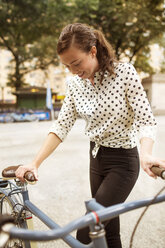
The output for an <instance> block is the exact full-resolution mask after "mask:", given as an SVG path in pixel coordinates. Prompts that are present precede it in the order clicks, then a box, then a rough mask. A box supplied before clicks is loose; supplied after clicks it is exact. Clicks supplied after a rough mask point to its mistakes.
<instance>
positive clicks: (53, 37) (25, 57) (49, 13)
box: [0, 0, 69, 89]
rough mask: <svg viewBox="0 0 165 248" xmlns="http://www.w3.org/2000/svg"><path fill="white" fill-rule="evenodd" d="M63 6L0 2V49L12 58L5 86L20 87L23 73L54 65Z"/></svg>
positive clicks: (61, 3)
mask: <svg viewBox="0 0 165 248" xmlns="http://www.w3.org/2000/svg"><path fill="white" fill-rule="evenodd" d="M67 3H68V2H67V1H65V0H61V1H60V0H56V1H53V0H44V1H40V0H35V1H33V0H26V1H25V0H6V1H3V0H0V47H2V48H5V49H8V50H9V51H10V52H11V54H12V56H13V60H12V61H11V63H12V66H13V67H14V70H13V72H11V73H10V75H9V83H8V84H9V85H10V86H11V87H14V88H16V89H18V88H20V87H22V86H23V85H24V84H25V83H24V75H25V74H26V73H28V72H30V71H32V70H36V69H42V70H45V69H46V68H47V67H48V66H49V65H50V64H56V63H57V54H56V43H57V39H58V36H59V33H60V30H61V28H62V25H63V23H65V20H66V18H67V17H66V16H67V13H68V10H69V9H68V6H67ZM64 12H65V14H66V15H65V16H64V17H63V19H62V21H61V16H62V13H64ZM27 62H28V63H27Z"/></svg>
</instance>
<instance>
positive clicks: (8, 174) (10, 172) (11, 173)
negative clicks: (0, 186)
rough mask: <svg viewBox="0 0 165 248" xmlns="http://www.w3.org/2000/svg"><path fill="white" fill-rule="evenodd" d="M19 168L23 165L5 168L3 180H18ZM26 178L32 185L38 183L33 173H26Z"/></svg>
mask: <svg viewBox="0 0 165 248" xmlns="http://www.w3.org/2000/svg"><path fill="white" fill-rule="evenodd" d="M19 166H21V165H16V166H9V167H7V168H5V169H4V170H3V171H2V176H3V178H5V179H13V178H16V175H15V172H16V170H17V169H18V167H19ZM24 178H25V180H26V181H27V182H28V183H30V184H33V183H35V182H36V179H35V176H34V174H33V173H32V172H31V171H27V172H25V175H24Z"/></svg>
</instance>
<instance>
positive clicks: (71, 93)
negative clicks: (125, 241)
mask: <svg viewBox="0 0 165 248" xmlns="http://www.w3.org/2000/svg"><path fill="white" fill-rule="evenodd" d="M57 52H58V54H59V57H60V60H61V62H62V63H63V64H64V65H65V66H66V67H67V68H68V69H69V70H70V71H71V72H72V73H73V74H76V76H74V77H73V78H72V79H71V80H70V82H69V83H68V89H67V94H66V98H65V100H64V103H63V106H62V109H61V111H60V113H59V117H58V119H57V120H56V121H55V122H54V124H53V126H52V127H51V129H50V132H49V135H48V137H47V138H46V141H45V143H44V145H43V146H42V148H41V150H40V151H39V153H38V154H37V156H36V158H35V159H34V160H33V161H32V163H31V164H29V165H25V166H21V167H20V168H19V169H18V170H17V172H16V175H17V177H18V178H19V179H20V180H23V175H24V173H25V172H26V171H27V170H28V171H29V170H31V171H33V172H34V174H35V177H36V178H37V169H38V167H39V166H40V164H41V163H42V162H43V160H44V159H46V158H47V157H48V156H49V155H50V154H51V153H52V152H53V151H54V150H55V149H56V147H57V146H58V145H59V144H60V143H61V142H62V141H63V140H64V139H65V137H66V135H67V134H68V132H69V131H70V129H71V128H72V126H73V124H74V122H75V121H76V118H77V116H81V117H82V118H84V119H85V120H86V130H85V133H86V134H87V135H88V136H89V139H90V185H91V193H92V197H94V198H96V200H97V201H98V202H99V203H101V204H102V205H104V206H106V207H107V206H110V205H113V204H117V203H120V202H123V201H125V200H126V198H127V197H128V195H129V193H130V192H131V190H132V188H133V186H134V184H135V182H136V180H137V177H138V173H139V155H138V151H137V147H136V133H137V132H138V133H139V139H140V144H141V145H140V161H141V166H142V168H143V169H144V170H145V171H146V172H147V173H148V175H149V176H151V177H155V175H154V174H153V173H152V172H151V170H150V168H151V166H152V165H158V166H159V165H161V166H164V167H165V163H164V162H163V161H161V160H160V159H155V158H153V157H152V155H151V154H152V146H153V143H154V139H155V132H156V122H155V119H154V117H153V114H152V111H151V109H150V106H149V103H148V100H147V98H146V94H145V92H144V90H143V87H142V85H141V83H140V80H139V77H138V75H137V73H136V70H135V69H134V67H133V66H132V65H131V64H129V63H120V62H118V61H117V60H116V59H115V56H114V52H113V49H112V47H111V45H110V44H109V43H108V42H107V41H106V39H105V37H104V35H103V34H102V33H101V32H100V31H97V30H93V29H92V28H90V27H88V26H87V25H84V24H80V23H75V24H69V25H67V26H66V27H65V28H64V29H63V31H62V33H61V35H60V37H59V41H58V45H57ZM105 229H106V239H107V243H108V247H111V248H121V247H122V245H121V240H120V228H119V218H115V219H113V220H111V221H108V222H106V223H105ZM77 238H78V239H79V240H80V241H81V242H83V243H89V242H90V239H89V237H88V229H87V228H85V229H84V230H81V231H78V233H77Z"/></svg>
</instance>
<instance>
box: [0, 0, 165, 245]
mask: <svg viewBox="0 0 165 248" xmlns="http://www.w3.org/2000/svg"><path fill="white" fill-rule="evenodd" d="M73 22H81V23H86V24H89V25H91V26H92V27H94V28H96V29H100V30H102V31H103V33H104V34H105V36H106V38H107V39H108V41H109V42H110V43H111V44H112V46H113V48H114V50H115V52H116V56H117V58H118V59H119V60H121V61H128V62H130V63H132V64H133V65H134V66H135V68H136V70H137V71H138V73H139V75H140V77H141V79H142V84H143V86H144V89H145V91H146V93H147V96H148V99H149V101H150V104H151V107H152V110H153V112H154V115H155V116H156V120H157V122H158V135H157V141H156V143H155V147H154V155H155V156H158V157H160V158H163V159H164V139H165V118H164V115H165V97H164V96H165V2H164V1H163V0H154V1H153V0H147V1H144V0H136V1H134V0H111V1H108V0H42V1H41V0H0V170H2V169H4V168H5V167H7V166H9V165H16V164H26V163H29V161H31V160H32V159H33V158H34V156H35V155H36V153H37V151H38V149H39V147H40V146H41V143H42V142H43V141H44V139H45V137H46V136H47V133H48V130H49V127H50V126H51V124H52V121H53V119H55V118H57V116H58V113H59V110H60V108H61V105H62V102H63V99H64V98H65V90H66V82H67V80H68V79H69V77H70V76H71V75H70V74H69V72H68V71H67V70H66V69H65V68H64V67H63V66H62V65H61V64H60V62H59V58H58V56H57V53H56V45H57V40H58V37H59V34H60V32H61V30H62V28H63V27H64V26H65V25H66V24H68V23H73ZM38 121H40V122H38ZM12 122H14V123H12ZM84 126H85V123H84V122H83V120H82V119H78V121H77V122H76V124H75V126H74V127H73V129H72V131H71V133H70V134H69V136H68V138H67V139H66V142H64V143H63V144H62V145H61V146H60V147H59V148H58V149H57V150H56V152H55V154H52V155H51V156H50V157H49V158H48V159H47V160H46V161H44V164H45V166H41V168H40V172H39V181H38V183H37V184H36V185H35V186H33V187H31V186H30V187H29V191H30V197H31V200H32V202H34V204H36V205H37V206H38V207H40V208H41V209H42V210H43V211H44V212H45V213H47V214H48V215H49V216H50V217H52V218H53V219H55V220H56V221H57V223H59V224H60V225H64V224H67V223H68V222H69V221H71V220H73V219H75V218H78V217H80V216H81V215H83V214H84V212H85V207H84V201H85V200H87V199H89V198H90V197H91V196H90V189H89V178H88V170H89V168H88V163H89V158H88V150H89V142H88V139H87V137H85V136H84V133H83V129H84ZM50 172H51V173H50ZM163 186H164V182H163V181H161V180H160V179H158V180H153V179H152V178H150V177H149V176H147V174H146V173H144V172H143V171H141V174H140V177H139V180H138V182H137V184H136V186H135V188H134V189H133V191H132V193H131V195H130V196H129V198H128V200H135V199H142V198H145V197H150V196H153V195H155V194H156V193H157V192H158V190H159V189H160V188H161V187H163ZM164 204H165V203H163V204H159V205H158V206H154V207H152V208H151V210H150V211H149V212H148V213H147V215H146V217H145V218H144V219H143V221H142V223H141V226H140V228H139V229H138V233H137V235H136V239H135V245H134V247H135V248H139V247H144V248H147V247H152V248H163V247H165V236H164V230H165V221H164V218H165V217H164V209H165V205H164ZM140 212H141V210H139V211H134V212H131V213H130V214H128V215H123V216H121V231H122V241H123V247H124V248H128V243H129V239H130V236H131V233H132V230H133V227H134V225H135V223H136V221H137V219H138V216H139V214H140ZM35 227H36V229H41V228H43V229H45V226H42V225H41V223H38V221H37V220H35ZM38 247H58V248H64V247H67V246H66V245H65V244H64V243H63V242H61V241H58V242H57V243H56V242H46V243H43V244H41V243H40V244H38Z"/></svg>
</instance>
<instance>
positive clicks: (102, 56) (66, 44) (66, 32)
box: [57, 23, 117, 81]
mask: <svg viewBox="0 0 165 248" xmlns="http://www.w3.org/2000/svg"><path fill="white" fill-rule="evenodd" d="M72 45H73V46H75V47H77V48H78V49H80V50H81V51H83V52H87V53H88V52H90V50H91V48H92V46H96V48H97V54H96V57H97V59H98V63H99V69H100V71H102V72H103V74H102V78H101V81H102V80H103V77H104V72H105V71H106V70H107V71H108V72H109V73H110V75H112V74H115V72H114V62H116V61H117V60H116V58H115V54H114V51H113V48H112V46H111V45H110V43H109V42H108V41H107V40H106V38H105V37H104V35H103V33H102V32H101V31H99V30H95V29H93V28H91V27H89V26H88V25H86V24H82V23H74V24H68V25H67V26H66V27H65V28H64V29H63V30H62V32H61V34H60V37H59V40H58V44H57V53H58V54H59V55H60V54H62V53H63V52H64V51H66V50H67V49H69V48H70V47H71V46H72Z"/></svg>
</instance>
